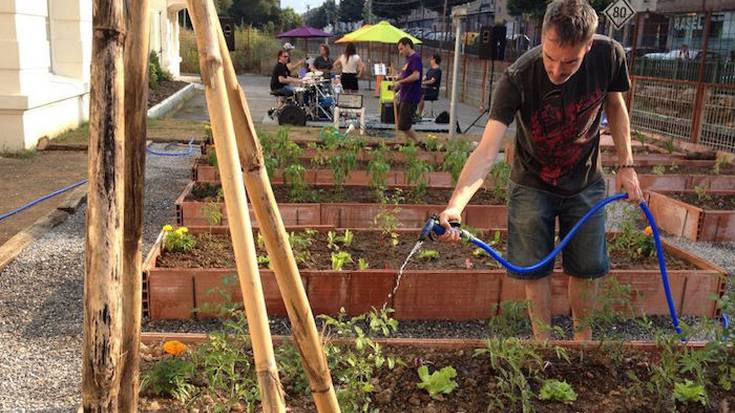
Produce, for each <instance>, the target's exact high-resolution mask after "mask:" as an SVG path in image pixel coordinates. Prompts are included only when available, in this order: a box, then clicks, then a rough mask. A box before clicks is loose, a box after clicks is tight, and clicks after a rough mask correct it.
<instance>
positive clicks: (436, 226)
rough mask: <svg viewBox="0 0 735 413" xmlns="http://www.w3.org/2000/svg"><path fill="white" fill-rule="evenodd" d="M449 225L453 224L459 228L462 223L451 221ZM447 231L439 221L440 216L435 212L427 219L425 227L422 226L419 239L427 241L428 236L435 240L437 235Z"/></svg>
mask: <svg viewBox="0 0 735 413" xmlns="http://www.w3.org/2000/svg"><path fill="white" fill-rule="evenodd" d="M449 225H451V226H452V227H453V228H459V227H460V226H461V224H460V223H459V222H457V221H451V222H450V223H449ZM446 231H447V230H446V229H444V227H443V226H441V224H440V223H439V216H437V215H436V214H434V215H432V216H431V217H429V219H427V220H426V223H425V224H424V227H423V228H421V233H420V234H419V241H426V239H427V238H428V239H430V240H432V241H434V240H435V239H436V237H437V236H441V235H444V233H445V232H446Z"/></svg>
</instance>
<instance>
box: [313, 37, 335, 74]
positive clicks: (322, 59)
mask: <svg viewBox="0 0 735 413" xmlns="http://www.w3.org/2000/svg"><path fill="white" fill-rule="evenodd" d="M332 66H334V60H332V58H331V57H329V47H328V46H327V45H326V44H323V45H321V46H319V56H317V57H316V58H315V59H314V62H312V64H311V71H312V72H316V71H320V72H323V73H324V74H329V73H330V72H331V71H332Z"/></svg>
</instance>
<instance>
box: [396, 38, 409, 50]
mask: <svg viewBox="0 0 735 413" xmlns="http://www.w3.org/2000/svg"><path fill="white" fill-rule="evenodd" d="M398 44H402V45H404V46H408V47H410V48H411V49H413V40H411V39H410V38H408V37H401V40H399V41H398Z"/></svg>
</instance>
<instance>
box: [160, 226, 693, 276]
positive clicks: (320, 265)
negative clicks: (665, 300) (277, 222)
mask: <svg viewBox="0 0 735 413" xmlns="http://www.w3.org/2000/svg"><path fill="white" fill-rule="evenodd" d="M353 233H354V240H353V242H352V245H350V246H344V245H341V244H340V245H339V248H340V251H346V252H348V253H350V255H351V258H352V260H353V261H354V263H347V264H345V266H344V269H345V270H356V269H357V261H358V259H359V258H363V259H365V260H366V261H367V262H368V264H369V265H370V269H393V270H396V269H398V268H400V266H401V264H403V261H404V260H405V259H406V257H407V256H408V254H409V252H410V251H411V249H412V248H413V246H414V243H415V240H416V234H415V233H401V234H400V236H399V243H398V245H397V246H396V247H395V248H391V247H390V246H389V244H388V243H387V239H385V238H384V237H382V236H381V233H380V231H353ZM301 234H302V235H303V232H302V233H301ZM342 234H343V232H342V231H337V235H342ZM498 234H500V233H498ZM256 235H257V234H256ZM476 235H477V237H478V238H480V239H483V240H484V241H485V242H488V243H491V242H493V240H496V239H497V243H495V244H494V245H493V248H495V249H497V250H499V251H501V252H504V251H505V237H504V236H500V237H499V238H496V235H495V233H482V232H477V233H476ZM194 236H195V237H196V240H197V242H196V246H195V247H194V249H193V250H192V251H190V252H189V253H173V252H168V251H164V253H163V254H161V256H160V257H159V258H158V263H157V265H158V266H159V267H164V268H234V266H235V258H234V253H233V251H232V244H231V241H230V237H229V235H226V234H209V233H203V234H197V235H194ZM612 237H614V235H608V239H612ZM305 238H307V239H309V237H305ZM310 239H311V245H310V246H309V247H307V248H299V247H296V248H295V251H294V253H295V255H296V256H297V257H301V259H300V262H299V267H300V268H301V269H308V270H330V269H331V256H332V252H334V251H335V250H334V249H330V248H329V247H328V242H327V233H325V232H321V233H316V234H315V235H314V236H313V238H310ZM256 249H257V253H258V255H259V256H267V253H266V251H265V250H264V249H262V248H260V247H257V248H256ZM427 250H433V251H437V252H438V253H439V256H438V257H437V258H433V259H432V258H429V257H425V258H421V257H420V254H421V253H420V252H419V253H418V254H417V255H416V256H414V257H413V258H412V259H411V261H410V262H409V264H408V265H407V267H406V269H408V270H464V269H475V270H483V269H495V268H500V267H499V264H497V262H496V261H495V260H493V259H492V258H491V257H490V256H488V255H487V254H485V253H484V252H482V251H476V248H475V246H474V245H464V244H462V245H456V244H450V243H444V242H431V241H428V242H427V243H425V244H424V247H423V248H422V251H427ZM610 264H611V267H612V268H613V269H619V270H622V269H632V268H639V269H646V270H655V269H658V261H657V260H656V257H655V256H652V257H643V258H641V257H632V256H631V255H630V254H628V253H627V252H626V251H619V250H613V249H611V251H610ZM666 264H667V266H668V269H669V270H675V269H692V268H695V267H693V266H692V265H690V264H688V263H686V262H684V261H682V260H680V259H678V258H675V257H672V256H670V255H667V256H666ZM556 266H557V268H561V258H558V259H557V262H556ZM261 267H262V268H265V267H267V265H262V266H261Z"/></svg>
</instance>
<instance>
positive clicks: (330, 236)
mask: <svg viewBox="0 0 735 413" xmlns="http://www.w3.org/2000/svg"><path fill="white" fill-rule="evenodd" d="M327 248H329V249H330V250H338V249H339V245H337V234H336V233H335V232H334V231H329V232H327Z"/></svg>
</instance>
